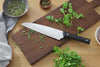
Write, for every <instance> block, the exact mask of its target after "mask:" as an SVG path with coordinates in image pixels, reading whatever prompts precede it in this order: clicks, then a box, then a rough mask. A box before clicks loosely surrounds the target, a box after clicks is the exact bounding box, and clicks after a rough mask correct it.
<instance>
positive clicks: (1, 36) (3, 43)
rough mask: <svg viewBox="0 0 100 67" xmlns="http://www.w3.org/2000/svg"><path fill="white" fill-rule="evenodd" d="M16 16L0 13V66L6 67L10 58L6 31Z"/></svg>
mask: <svg viewBox="0 0 100 67" xmlns="http://www.w3.org/2000/svg"><path fill="white" fill-rule="evenodd" d="M17 20H18V18H11V17H8V16H6V15H5V14H4V13H3V12H1V13H0V67H6V66H7V65H8V64H9V60H11V59H12V49H11V47H10V45H9V44H8V40H7V33H8V32H9V31H10V30H12V28H13V27H14V25H15V24H16V22H17Z"/></svg>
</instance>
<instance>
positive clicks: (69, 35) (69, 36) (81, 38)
mask: <svg viewBox="0 0 100 67" xmlns="http://www.w3.org/2000/svg"><path fill="white" fill-rule="evenodd" d="M64 37H65V38H71V39H74V40H78V41H80V42H83V43H86V44H90V39H88V38H84V37H80V36H77V35H74V34H71V33H68V32H64Z"/></svg>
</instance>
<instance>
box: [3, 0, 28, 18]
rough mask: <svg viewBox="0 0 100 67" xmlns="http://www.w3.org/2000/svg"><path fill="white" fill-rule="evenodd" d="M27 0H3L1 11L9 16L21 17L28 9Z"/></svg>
mask: <svg viewBox="0 0 100 67" xmlns="http://www.w3.org/2000/svg"><path fill="white" fill-rule="evenodd" d="M28 8H29V4H28V1H27V0H5V1H4V4H3V11H4V13H5V14H6V15H7V16H9V17H21V16H23V15H24V14H26V12H27V11H28Z"/></svg>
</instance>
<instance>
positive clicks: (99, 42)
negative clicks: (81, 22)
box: [95, 26, 100, 44]
mask: <svg viewBox="0 0 100 67" xmlns="http://www.w3.org/2000/svg"><path fill="white" fill-rule="evenodd" d="M99 29H100V26H99V27H97V29H96V31H95V38H96V41H97V42H98V44H100V41H99V40H98V38H97V33H98V31H99Z"/></svg>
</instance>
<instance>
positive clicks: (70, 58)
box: [53, 46, 85, 67]
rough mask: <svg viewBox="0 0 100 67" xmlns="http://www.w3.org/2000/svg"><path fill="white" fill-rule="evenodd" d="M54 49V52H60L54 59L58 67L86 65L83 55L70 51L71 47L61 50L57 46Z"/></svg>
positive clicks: (81, 66) (80, 66) (82, 66)
mask: <svg viewBox="0 0 100 67" xmlns="http://www.w3.org/2000/svg"><path fill="white" fill-rule="evenodd" d="M53 50H54V54H58V58H56V59H54V62H55V66H56V67H85V64H82V60H81V57H80V56H79V55H78V54H77V53H76V51H70V48H69V47H67V48H66V49H65V50H61V49H60V48H59V47H56V46H55V47H54V48H53Z"/></svg>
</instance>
